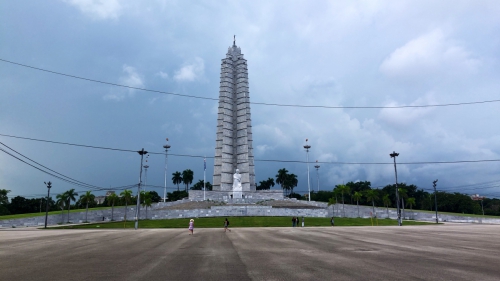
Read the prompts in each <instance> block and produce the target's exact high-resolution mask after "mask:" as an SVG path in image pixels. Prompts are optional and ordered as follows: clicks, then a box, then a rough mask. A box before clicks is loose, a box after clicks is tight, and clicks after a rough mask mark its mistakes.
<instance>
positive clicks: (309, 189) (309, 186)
mask: <svg viewBox="0 0 500 281" xmlns="http://www.w3.org/2000/svg"><path fill="white" fill-rule="evenodd" d="M307 141H308V139H306V145H304V148H305V149H306V159H307V192H308V196H307V199H308V201H311V185H310V183H309V148H311V146H310V145H309V144H307Z"/></svg>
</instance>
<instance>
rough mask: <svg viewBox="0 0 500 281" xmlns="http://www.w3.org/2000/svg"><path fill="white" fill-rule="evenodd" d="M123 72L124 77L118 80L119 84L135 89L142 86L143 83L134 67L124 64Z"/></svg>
mask: <svg viewBox="0 0 500 281" xmlns="http://www.w3.org/2000/svg"><path fill="white" fill-rule="evenodd" d="M123 72H125V74H126V76H122V77H121V78H120V81H121V83H123V84H125V85H127V86H130V87H137V88H139V87H143V86H144V82H143V81H142V79H141V77H140V75H139V73H137V71H136V69H135V68H134V67H132V66H128V65H126V64H124V65H123Z"/></svg>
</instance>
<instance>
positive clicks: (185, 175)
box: [182, 169, 193, 191]
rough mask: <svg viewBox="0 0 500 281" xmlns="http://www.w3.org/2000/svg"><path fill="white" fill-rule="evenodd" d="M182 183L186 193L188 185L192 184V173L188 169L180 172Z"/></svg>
mask: <svg viewBox="0 0 500 281" xmlns="http://www.w3.org/2000/svg"><path fill="white" fill-rule="evenodd" d="M182 182H183V183H184V184H185V185H186V191H188V189H189V185H190V184H191V183H192V182H193V171H191V170H190V169H187V170H184V171H182Z"/></svg>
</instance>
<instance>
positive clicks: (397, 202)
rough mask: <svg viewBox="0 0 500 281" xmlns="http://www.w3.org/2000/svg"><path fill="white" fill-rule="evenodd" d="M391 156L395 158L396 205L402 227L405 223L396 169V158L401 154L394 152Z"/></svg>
mask: <svg viewBox="0 0 500 281" xmlns="http://www.w3.org/2000/svg"><path fill="white" fill-rule="evenodd" d="M389 155H390V156H391V158H394V174H395V175H396V205H397V212H398V225H399V226H402V225H403V221H402V220H401V210H400V208H399V191H398V170H397V169H396V157H398V156H399V153H396V151H393V152H392V153H391V154H389Z"/></svg>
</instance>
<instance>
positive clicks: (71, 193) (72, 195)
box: [64, 188, 78, 223]
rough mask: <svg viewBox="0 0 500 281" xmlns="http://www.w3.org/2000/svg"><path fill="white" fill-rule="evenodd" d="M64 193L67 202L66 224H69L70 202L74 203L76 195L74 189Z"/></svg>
mask: <svg viewBox="0 0 500 281" xmlns="http://www.w3.org/2000/svg"><path fill="white" fill-rule="evenodd" d="M64 193H65V194H66V200H68V223H69V209H70V208H71V201H76V196H78V193H76V192H75V189H74V188H72V189H70V190H68V191H66V192H64Z"/></svg>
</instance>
